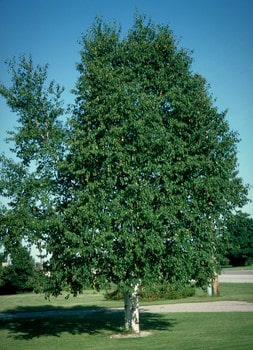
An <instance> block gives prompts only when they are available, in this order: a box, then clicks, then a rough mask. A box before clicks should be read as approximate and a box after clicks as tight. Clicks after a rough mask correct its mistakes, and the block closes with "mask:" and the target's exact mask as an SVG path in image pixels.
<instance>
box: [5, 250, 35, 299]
mask: <svg viewBox="0 0 253 350" xmlns="http://www.w3.org/2000/svg"><path fill="white" fill-rule="evenodd" d="M10 259H11V263H10V264H9V265H8V266H6V267H3V268H1V274H0V294H15V293H20V292H27V291H32V290H33V286H34V261H33V259H32V257H31V256H30V253H29V252H28V250H27V249H26V248H25V247H22V246H21V245H19V246H16V247H15V248H12V250H11V252H10Z"/></svg>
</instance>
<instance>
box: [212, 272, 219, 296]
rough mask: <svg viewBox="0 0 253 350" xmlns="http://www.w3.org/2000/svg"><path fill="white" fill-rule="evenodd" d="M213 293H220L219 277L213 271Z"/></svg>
mask: <svg viewBox="0 0 253 350" xmlns="http://www.w3.org/2000/svg"><path fill="white" fill-rule="evenodd" d="M212 287H213V288H212V289H213V294H214V295H219V294H220V286H219V278H218V274H217V273H216V272H215V275H214V280H213V286H212Z"/></svg>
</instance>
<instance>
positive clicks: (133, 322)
mask: <svg viewBox="0 0 253 350" xmlns="http://www.w3.org/2000/svg"><path fill="white" fill-rule="evenodd" d="M139 286H140V284H137V285H136V286H135V287H134V291H133V292H132V293H129V292H127V293H125V294H124V300H125V327H126V329H127V330H129V331H131V332H133V333H137V334H138V333H140V310H139V297H138V291H139Z"/></svg>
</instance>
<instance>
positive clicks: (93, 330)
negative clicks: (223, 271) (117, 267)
mask: <svg viewBox="0 0 253 350" xmlns="http://www.w3.org/2000/svg"><path fill="white" fill-rule="evenodd" d="M209 300H211V301H215V300H240V301H242V300H243V301H251V302H252V301H253V284H250V283H244V284H232V283H222V284H221V296H220V297H215V298H211V297H207V296H206V294H205V293H203V292H202V291H200V290H199V291H197V293H196V296H195V297H191V298H186V299H182V300H176V301H162V300H160V301H157V302H156V303H159V304H161V303H175V302H189V301H191V302H201V301H209ZM0 302H1V303H0V312H13V313H18V312H22V311H23V312H24V311H26V312H29V311H44V310H53V309H54V310H66V309H70V310H75V309H95V310H96V311H97V312H96V313H94V314H87V315H79V316H59V317H50V318H49V317H39V318H35V317H31V318H23V319H2V320H0V349H1V350H12V349H19V350H23V349H28V350H29V349H31V350H36V349H42V350H44V349H45V350H50V349H52V350H58V349H59V350H65V349H66V350H67V349H73V348H75V349H76V350H79V349H91V350H96V349H99V350H100V349H105V350H107V349H108V350H109V349H110V350H111V349H112V350H113V349H124V350H128V349H129V350H131V349H135V350H138V349H140V350H141V349H145V350H148V349H150V350H151V349H152V350H154V349H156V350H157V349H166V350H167V349H194V350H196V349H203V350H208V349H217V350H221V349H229V350H231V349H236V350H237V349H239V350H240V349H245V350H248V349H253V332H252V329H253V313H251V312H235V313H232V312H228V313H167V314H154V313H142V314H141V329H142V331H149V332H151V334H150V335H149V336H147V337H140V338H111V336H112V335H114V334H118V333H122V329H123V324H124V314H123V311H118V312H110V311H105V310H103V309H102V308H110V307H122V306H123V305H122V302H121V301H116V302H115V301H110V302H108V301H105V300H104V297H103V293H96V292H93V291H85V292H84V294H83V295H80V296H79V297H77V298H73V297H70V298H69V299H68V300H66V299H65V298H64V295H63V296H61V297H60V298H57V299H56V298H52V299H51V301H50V302H49V301H45V299H44V297H43V295H36V294H20V295H11V296H0ZM142 304H147V303H144V302H143V303H142ZM152 304H154V303H152Z"/></svg>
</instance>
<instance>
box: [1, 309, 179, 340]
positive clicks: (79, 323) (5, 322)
mask: <svg viewBox="0 0 253 350" xmlns="http://www.w3.org/2000/svg"><path fill="white" fill-rule="evenodd" d="M52 309H53V310H49V307H48V305H47V306H44V307H41V308H40V311H39V312H36V313H30V314H29V308H27V307H24V308H22V307H17V308H16V309H15V311H18V312H22V311H25V313H24V314H23V315H25V316H24V317H21V314H20V315H19V317H15V318H12V317H10V318H5V319H1V320H0V328H1V329H2V330H6V331H7V332H8V337H12V338H13V339H16V340H29V339H33V338H39V337H42V336H54V337H60V336H61V334H63V333H69V334H72V335H80V334H85V333H86V334H89V335H96V334H105V335H106V334H112V333H120V332H122V329H123V326H124V312H123V311H122V310H116V311H115V310H109V309H108V310H106V309H101V308H99V307H97V306H90V307H88V308H84V307H83V308H82V310H81V311H80V309H77V308H76V307H74V308H71V309H66V308H59V307H57V308H52ZM44 310H45V311H46V312H45V311H44ZM11 311H12V312H13V311H14V310H11ZM50 311H52V314H51V315H50V314H49V313H50ZM48 312H49V313H48ZM45 314H46V315H45ZM140 319H141V330H149V331H155V330H160V331H161V330H169V329H170V328H172V327H174V322H175V321H174V320H170V321H168V319H166V318H165V317H164V316H163V314H153V313H144V314H141V316H140Z"/></svg>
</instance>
